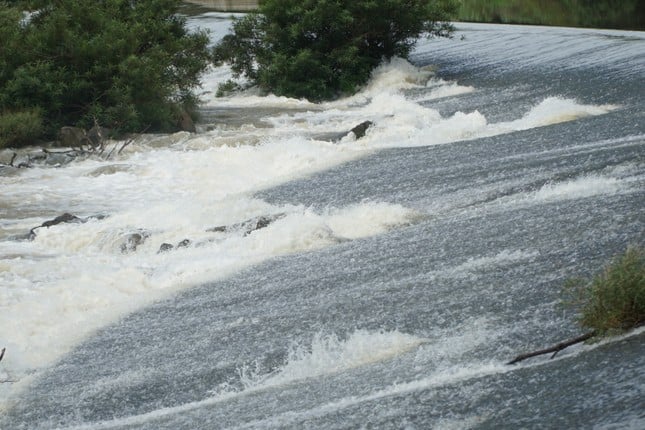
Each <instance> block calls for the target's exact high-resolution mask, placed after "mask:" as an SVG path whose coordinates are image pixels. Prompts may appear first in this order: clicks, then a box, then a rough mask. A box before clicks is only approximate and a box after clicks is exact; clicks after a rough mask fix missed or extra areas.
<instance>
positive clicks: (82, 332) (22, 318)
mask: <svg viewBox="0 0 645 430" xmlns="http://www.w3.org/2000/svg"><path fill="white" fill-rule="evenodd" d="M176 209H177V207H176V206H173V205H170V206H168V207H163V206H157V207H156V208H155V210H154V211H145V210H143V209H142V208H139V209H137V211H136V212H137V213H121V214H117V215H114V216H112V217H109V218H107V219H105V220H103V221H97V220H94V221H90V222H87V223H85V224H61V225H58V226H53V227H50V228H48V229H46V228H41V229H38V235H37V237H36V239H35V240H34V242H31V243H23V244H22V246H24V247H25V248H26V249H28V248H34V249H40V250H44V251H46V252H47V257H45V258H42V259H40V260H39V261H33V260H32V259H22V258H19V259H13V260H11V261H10V266H9V265H6V267H5V266H2V267H5V270H2V271H0V279H1V280H2V282H3V285H4V286H5V288H3V289H2V291H0V298H1V299H2V301H1V302H0V303H1V305H0V306H1V307H2V312H0V327H2V342H3V345H6V346H7V348H8V352H9V353H8V355H7V359H6V361H3V364H4V365H6V366H7V368H8V369H11V371H12V372H14V373H16V374H24V373H25V372H26V370H27V369H30V368H35V367H39V366H43V365H46V364H48V363H51V362H52V361H53V360H55V359H56V358H58V357H59V356H60V355H61V354H62V353H64V352H65V351H66V350H67V349H69V347H71V346H72V345H73V344H75V343H76V342H78V341H79V340H80V339H82V338H83V337H84V336H86V335H87V334H89V333H90V332H91V331H93V330H94V329H96V328H98V327H101V326H103V325H105V324H107V323H109V322H110V321H113V320H114V319H115V318H117V317H119V316H120V315H123V314H124V313H127V312H130V311H132V310H134V309H136V308H137V307H140V306H143V305H145V304H147V303H150V302H151V301H152V300H155V299H158V298H160V297H162V296H164V295H165V294H167V293H168V292H172V291H176V290H178V289H181V288H185V287H188V286H190V285H196V284H199V283H202V282H207V281H210V280H213V279H216V278H219V277H221V276H225V275H227V274H229V273H231V272H232V271H234V270H238V269H239V268H241V267H245V266H248V265H252V264H257V263H259V262H260V261H262V260H264V259H266V258H270V257H273V256H276V255H284V254H289V253H294V252H302V251H308V250H313V249H317V248H320V247H324V246H329V245H332V244H334V243H338V242H339V241H340V240H341V239H346V238H347V237H352V238H356V237H364V236H369V235H374V234H379V233H382V232H384V231H386V230H387V229H388V228H391V227H393V226H396V225H402V224H406V223H408V222H410V221H411V220H414V219H415V217H417V216H418V215H417V214H416V212H414V211H412V210H409V209H406V208H404V207H402V206H400V205H389V204H386V203H369V202H368V203H364V204H358V205H354V206H351V207H349V208H347V209H329V210H327V211H326V212H325V213H323V214H317V213H315V212H313V211H311V210H309V209H306V208H303V207H297V206H281V207H273V206H271V205H268V204H267V203H265V202H262V201H260V200H255V199H239V198H238V199H235V200H234V201H231V200H224V201H221V202H218V203H216V204H211V206H210V207H209V208H208V209H207V210H205V211H204V210H202V211H200V210H199V209H198V208H197V207H196V205H194V204H193V205H187V207H184V208H183V209H184V210H185V212H181V213H179V214H176V213H175V214H174V216H173V210H176ZM140 210H141V211H143V214H139V213H138V211H140ZM210 211H212V213H213V214H217V213H223V214H224V215H220V216H219V217H217V216H212V217H210V218H209V217H208V213H209V212H210ZM154 212H157V216H156V217H155V216H154ZM266 214H284V217H283V218H281V219H278V220H277V221H275V222H274V223H273V224H271V225H269V226H268V227H266V228H264V229H261V230H257V231H255V232H252V233H251V234H249V235H247V236H244V235H243V232H242V231H240V232H234V231H233V232H231V233H206V232H205V230H206V229H207V228H208V227H209V226H210V227H213V226H217V225H227V224H228V225H230V224H233V223H235V222H241V221H244V220H245V219H249V218H252V217H255V216H260V215H266ZM184 217H185V219H184ZM128 224H129V225H131V228H130V229H128V228H126V227H125V226H127V225H128ZM135 227H136V228H135ZM348 230H349V231H352V230H353V231H356V232H358V233H354V234H350V233H348ZM133 231H146V232H148V233H149V234H150V237H149V238H148V239H147V240H146V242H144V243H143V244H142V245H140V246H139V247H138V248H137V250H136V252H132V253H130V254H122V253H121V250H120V244H121V243H123V240H124V238H126V237H127V234H129V233H130V232H133ZM185 238H189V239H192V240H193V241H194V242H195V244H196V245H200V246H192V247H189V248H185V249H178V250H176V251H174V252H170V253H162V254H158V253H157V250H158V249H159V247H160V245H161V244H162V243H164V242H167V243H174V244H176V243H178V242H180V241H181V240H183V239H185ZM200 242H201V243H200ZM9 246H13V244H12V243H10V242H3V243H0V255H2V254H3V251H4V249H5V248H6V247H9ZM8 262H9V261H8ZM9 268H10V269H9ZM11 357H13V358H11Z"/></svg>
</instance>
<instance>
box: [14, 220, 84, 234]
mask: <svg viewBox="0 0 645 430" xmlns="http://www.w3.org/2000/svg"><path fill="white" fill-rule="evenodd" d="M81 222H85V221H84V220H83V219H81V218H79V217H77V216H76V215H72V214H70V213H64V214H62V215H60V216H57V217H56V218H54V219H50V220H49V221H45V222H44V223H42V224H40V225H39V226H38V227H34V228H32V229H31V230H29V233H27V234H26V235H24V236H18V237H16V239H17V240H34V239H35V238H36V229H39V228H42V227H45V228H49V227H51V226H53V225H57V224H66V223H81Z"/></svg>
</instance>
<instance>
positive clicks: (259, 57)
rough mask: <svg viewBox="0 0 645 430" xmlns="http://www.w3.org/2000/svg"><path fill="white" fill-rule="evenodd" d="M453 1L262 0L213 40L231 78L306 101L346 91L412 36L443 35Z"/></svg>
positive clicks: (402, 52) (399, 52) (403, 50)
mask: <svg viewBox="0 0 645 430" xmlns="http://www.w3.org/2000/svg"><path fill="white" fill-rule="evenodd" d="M456 11H457V3H456V2H455V1H454V0H382V1H378V2H377V1H374V0H264V1H262V2H260V8H259V12H258V13H251V14H248V15H246V16H245V17H243V18H241V19H238V20H236V21H234V23H233V32H232V33H231V34H229V35H226V36H225V37H224V38H223V39H222V41H221V42H220V43H219V44H218V45H217V46H216V47H215V50H214V58H215V60H216V61H217V62H227V63H229V64H230V65H231V69H232V70H233V72H234V73H235V75H236V76H237V77H239V76H242V75H243V76H245V77H246V78H247V79H248V80H249V82H250V83H251V84H254V85H257V86H259V87H260V88H261V89H263V90H266V91H270V92H273V93H274V94H276V95H284V96H289V97H298V98H307V99H309V100H312V101H320V100H326V99H332V98H335V97H338V96H339V95H342V94H351V93H353V92H355V91H357V90H358V88H359V87H360V86H362V85H363V84H365V83H366V82H367V80H368V79H369V77H370V73H371V71H372V70H373V69H374V68H375V67H376V66H378V65H379V64H380V63H381V62H382V61H383V60H384V59H386V60H387V59H390V58H392V57H394V56H399V57H404V58H405V57H407V56H408V54H409V53H410V51H411V50H412V48H413V47H414V45H415V43H416V41H417V39H418V37H419V36H420V35H421V34H423V33H426V34H428V35H431V36H449V35H450V33H451V31H452V26H451V25H450V24H449V23H448V22H447V21H448V20H449V19H450V18H451V17H452V16H453V14H454V13H456Z"/></svg>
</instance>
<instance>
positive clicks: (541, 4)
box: [458, 0, 645, 30]
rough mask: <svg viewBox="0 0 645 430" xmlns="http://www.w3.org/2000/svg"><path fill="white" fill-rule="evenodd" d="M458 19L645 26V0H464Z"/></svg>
mask: <svg viewBox="0 0 645 430" xmlns="http://www.w3.org/2000/svg"><path fill="white" fill-rule="evenodd" d="M458 20H460V21H475V22H497V23H505V24H539V25H558V26H569V27H600V28H622V29H632V30H643V29H645V2H643V1H642V0H593V1H592V0H461V5H460V9H459V15H458Z"/></svg>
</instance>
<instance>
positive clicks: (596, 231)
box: [0, 13, 645, 429]
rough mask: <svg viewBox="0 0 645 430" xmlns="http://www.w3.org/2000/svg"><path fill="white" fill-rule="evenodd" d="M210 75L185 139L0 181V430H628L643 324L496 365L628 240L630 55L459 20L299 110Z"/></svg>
mask: <svg viewBox="0 0 645 430" xmlns="http://www.w3.org/2000/svg"><path fill="white" fill-rule="evenodd" d="M190 22H191V25H194V26H206V27H208V28H211V29H212V30H213V34H214V36H213V37H214V38H217V37H221V35H222V34H223V32H224V31H226V28H227V26H228V19H227V18H225V16H224V15H218V14H213V13H207V14H204V15H200V16H197V17H193V18H191V21H190ZM462 36H463V37H462ZM228 78H229V72H228V71H227V70H226V69H217V70H213V71H211V72H210V73H209V74H208V75H207V76H205V78H204V90H203V91H204V93H203V95H202V97H203V99H204V100H205V103H206V104H205V107H204V123H203V124H201V125H200V128H201V130H200V132H199V133H198V134H193V135H190V134H187V133H179V134H176V135H172V136H148V137H146V138H144V139H140V140H139V141H138V142H136V143H135V144H132V145H129V146H128V147H127V148H126V150H125V151H124V152H123V153H122V154H121V155H120V156H119V157H118V158H117V159H115V160H111V161H109V162H107V161H102V160H98V159H88V160H83V161H80V160H79V161H76V162H73V163H71V164H69V165H67V166H65V167H61V168H52V167H42V168H41V167H36V168H32V169H21V170H20V171H13V170H11V171H7V170H5V171H0V189H1V190H2V198H1V199H0V347H3V346H4V347H6V348H7V353H6V356H5V358H4V359H3V360H2V362H0V381H7V382H3V383H1V384H0V428H2V429H195V428H230V429H238V428H239V429H241V428H253V429H255V428H260V429H264V428H271V429H273V428H293V429H302V428H307V429H309V428H320V429H346V428H379V429H381V428H384V429H400V428H408V429H427V428H436V429H466V428H476V429H498V428H509V429H516V428H531V429H532V428H598V429H614V428H616V429H618V428H620V429H625V428H626V429H640V428H643V427H645V397H644V396H643V391H644V388H645V330H643V329H641V330H637V331H635V332H632V333H630V334H628V335H626V336H624V337H621V338H619V339H612V340H610V341H607V342H602V343H597V344H593V345H577V346H574V347H572V348H569V349H567V350H564V351H562V352H560V353H559V354H558V356H557V357H556V358H555V359H553V360H549V357H548V356H542V357H536V358H534V359H531V360H528V361H525V362H522V363H521V364H519V365H515V366H507V365H505V364H504V363H505V362H506V361H508V360H509V359H510V358H512V357H513V356H515V355H517V354H519V353H521V352H526V351H528V350H533V349H538V348H542V347H545V346H548V345H551V344H554V343H557V342H559V341H561V340H564V339H567V338H570V337H574V336H576V335H578V334H580V333H581V330H580V329H579V328H578V327H576V324H575V315H574V314H572V313H571V312H570V311H568V310H566V309H563V308H561V307H559V306H558V302H559V298H560V288H561V285H562V283H563V282H564V280H565V279H567V278H568V277H571V276H589V275H591V274H593V273H595V272H596V271H597V270H598V269H599V268H600V267H602V265H604V264H605V263H607V262H608V261H609V259H610V258H611V257H612V256H613V255H615V254H616V253H619V252H622V251H624V250H625V248H626V247H627V246H628V245H629V244H634V245H640V246H645V97H644V96H645V90H644V85H643V82H645V34H643V33H642V32H622V31H599V30H582V29H576V30H574V29H567V28H545V27H523V26H496V25H476V24H459V25H458V32H457V33H456V36H455V38H453V39H451V40H430V41H427V40H422V41H420V43H419V45H418V47H417V50H416V51H415V53H414V55H413V57H412V58H411V62H410V63H408V62H406V61H403V60H396V61H393V62H391V63H390V64H384V65H383V66H382V67H381V68H380V69H379V70H377V71H376V72H375V74H374V77H373V79H372V80H371V82H370V83H369V85H368V86H367V87H366V88H365V89H364V90H363V91H362V92H361V93H359V94H357V95H356V96H353V97H351V98H346V99H342V100H339V101H336V102H332V103H326V104H320V105H315V104H310V103H307V102H305V101H300V100H292V99H285V98H278V97H273V96H269V97H259V96H257V95H254V94H252V93H248V94H243V95H238V96H235V97H231V98H224V99H216V98H215V97H214V95H213V92H212V91H213V90H214V89H215V88H216V87H217V83H218V82H222V81H225V80H226V79H228ZM365 120H370V121H373V123H374V125H373V126H372V127H371V128H370V129H369V130H368V132H367V135H366V136H365V137H364V138H362V139H360V140H357V141H356V140H354V139H353V138H352V137H351V136H350V137H345V138H343V139H341V140H340V141H336V142H332V141H330V139H329V138H330V137H331V136H334V135H342V134H343V133H344V132H346V131H347V130H349V129H351V128H352V127H353V126H355V125H356V124H358V123H360V122H362V121H365ZM64 212H71V213H74V214H75V215H77V216H79V217H82V218H90V219H88V221H87V222H84V223H81V224H60V225H57V226H53V227H50V228H41V229H38V231H37V235H36V238H35V239H34V240H33V241H21V240H17V239H16V237H17V236H19V235H20V234H24V233H26V232H28V231H29V230H30V229H31V228H33V227H34V226H37V225H40V224H42V223H43V222H44V221H46V220H48V219H52V218H54V217H55V216H57V215H60V214H62V213H64ZM94 215H105V217H104V218H91V217H92V216H94ZM261 216H271V217H272V218H271V219H272V222H271V223H270V224H268V226H266V227H265V228H261V229H258V230H254V231H250V232H249V231H248V229H247V227H245V226H248V224H244V222H245V221H247V220H253V219H257V218H258V217H261ZM218 226H227V228H222V229H217V228H215V229H213V227H218ZM135 233H137V234H140V235H141V236H142V237H144V238H145V240H143V241H142V243H140V244H139V245H138V246H136V249H133V248H127V247H126V248H124V247H123V245H124V243H125V242H126V241H127V239H128V238H129V237H131V235H132V234H135ZM184 239H189V240H190V243H189V244H188V245H187V246H182V247H177V246H175V249H173V250H171V251H168V252H161V253H159V252H158V251H159V248H160V246H161V244H163V243H170V244H174V245H177V244H179V243H180V242H181V241H183V240H184Z"/></svg>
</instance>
